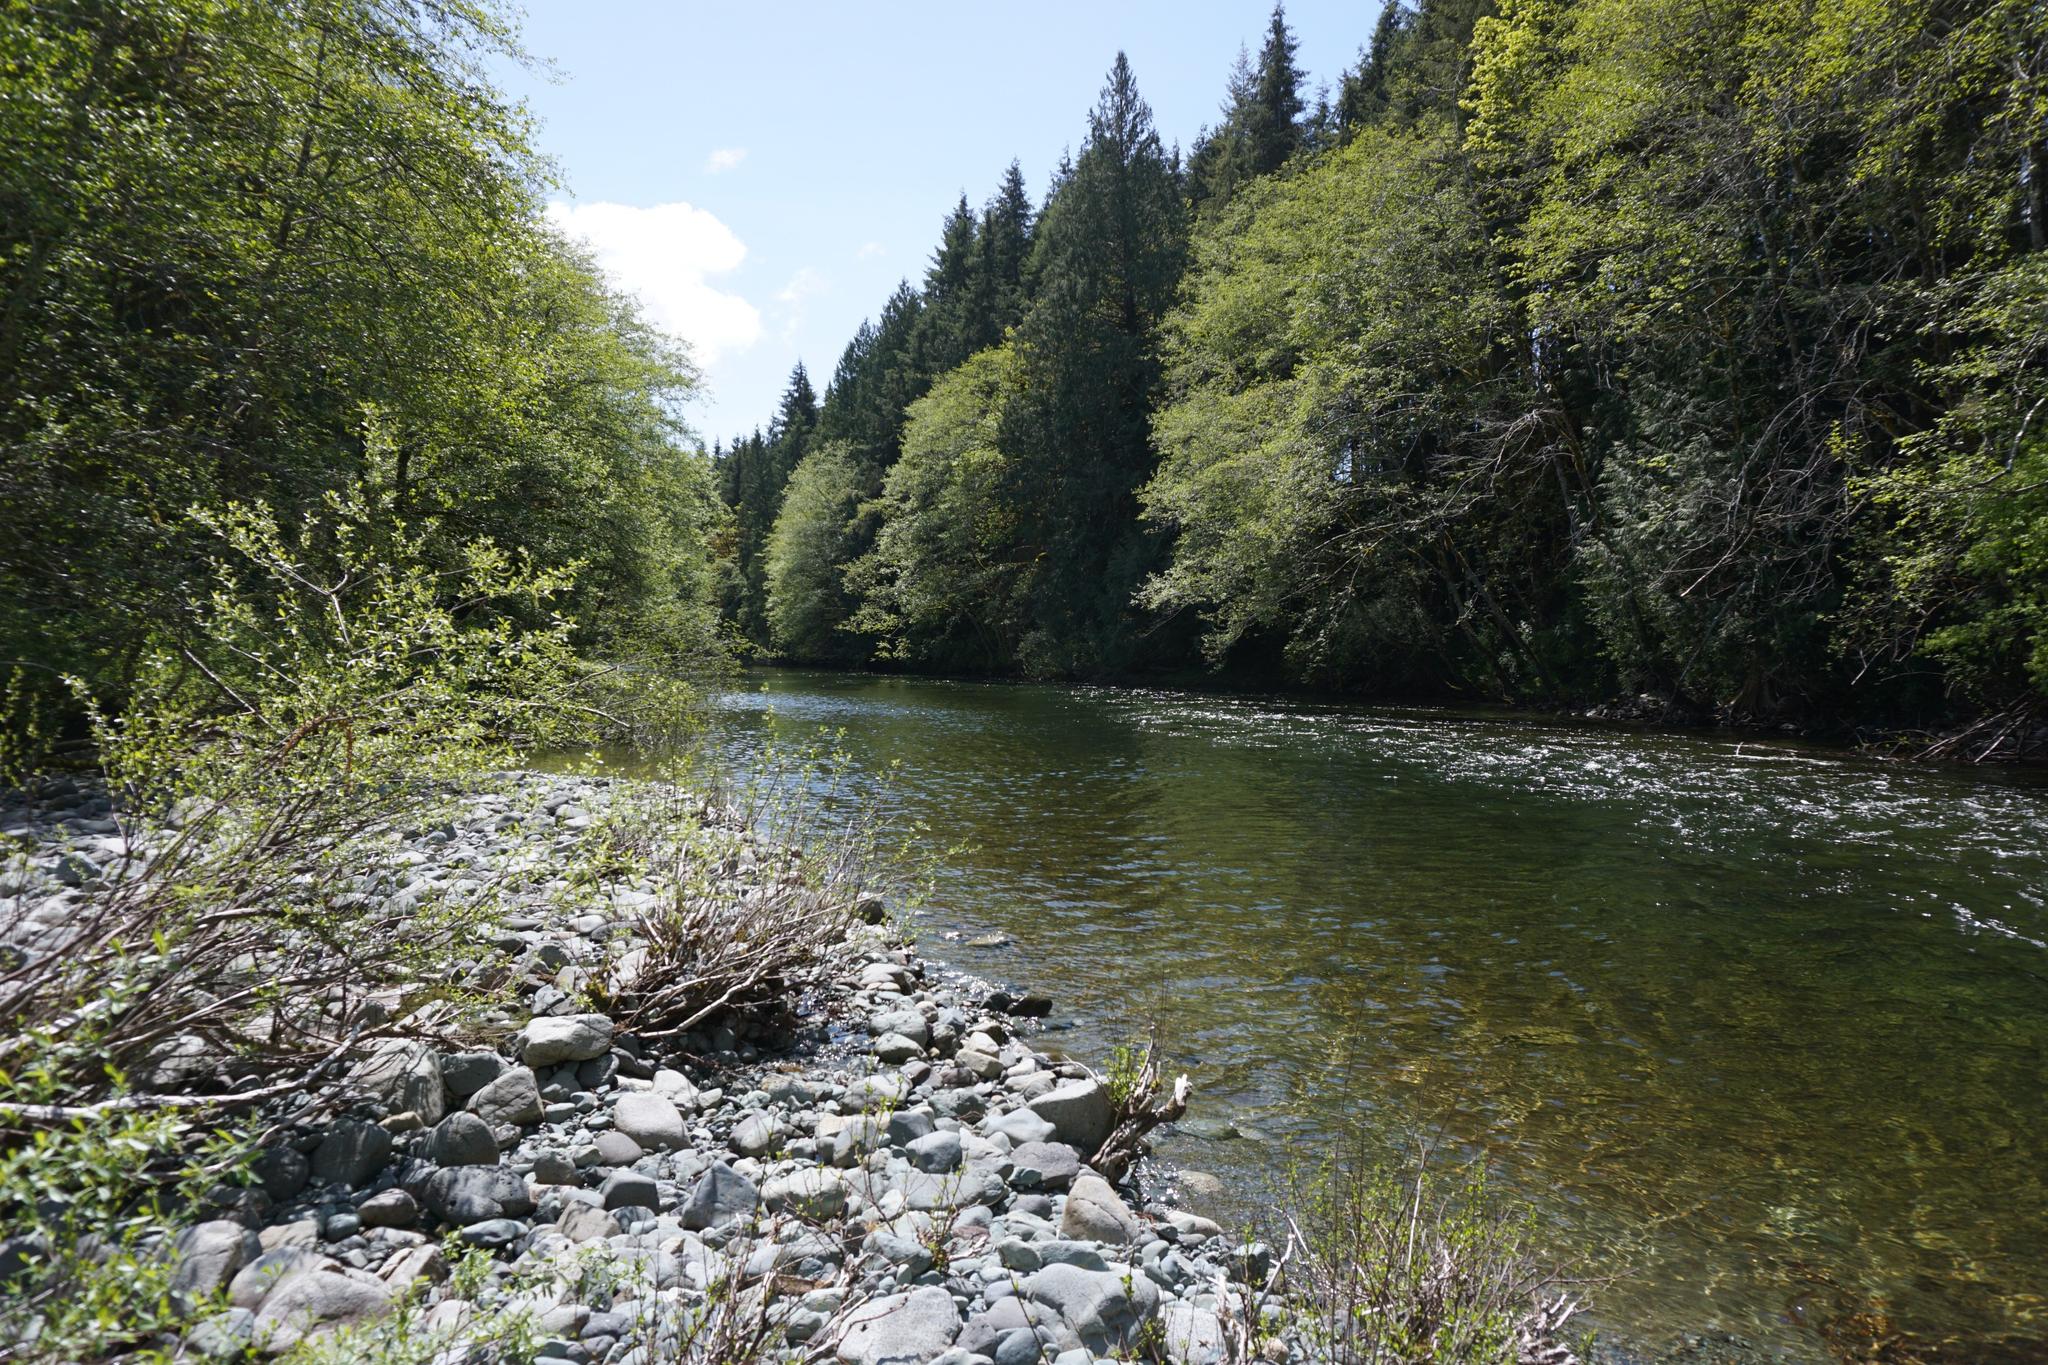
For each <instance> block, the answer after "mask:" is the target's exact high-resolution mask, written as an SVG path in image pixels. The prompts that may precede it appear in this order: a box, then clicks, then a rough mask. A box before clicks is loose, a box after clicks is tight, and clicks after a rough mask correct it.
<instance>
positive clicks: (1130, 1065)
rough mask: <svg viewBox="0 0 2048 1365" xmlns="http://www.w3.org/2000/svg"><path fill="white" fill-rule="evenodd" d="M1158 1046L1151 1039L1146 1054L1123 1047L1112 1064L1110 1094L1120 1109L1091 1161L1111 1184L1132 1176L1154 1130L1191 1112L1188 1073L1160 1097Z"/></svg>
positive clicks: (1111, 1101)
mask: <svg viewBox="0 0 2048 1365" xmlns="http://www.w3.org/2000/svg"><path fill="white" fill-rule="evenodd" d="M1154 1046H1155V1045H1154V1043H1153V1042H1152V1041H1150V1040H1147V1042H1146V1043H1145V1050H1144V1052H1143V1053H1142V1054H1134V1053H1132V1052H1130V1051H1129V1050H1128V1049H1123V1050H1120V1056H1119V1060H1118V1061H1117V1062H1116V1063H1115V1064H1113V1065H1112V1067H1111V1074H1110V1085H1109V1097H1110V1103H1111V1104H1112V1105H1113V1106H1114V1107H1115V1110H1116V1124H1115V1126H1114V1127H1113V1128H1111V1129H1110V1133H1109V1136H1108V1137H1107V1138H1105V1139H1104V1140H1103V1143H1102V1146H1101V1147H1099V1148H1097V1149H1096V1152H1095V1155H1094V1156H1093V1157H1092V1158H1090V1160H1089V1163H1088V1164H1089V1165H1091V1166H1093V1167H1094V1168H1095V1169H1096V1171H1097V1172H1099V1173H1100V1174H1101V1176H1102V1178H1103V1179H1105V1180H1107V1181H1109V1182H1110V1183H1111V1184H1117V1183H1119V1182H1121V1181H1122V1180H1123V1179H1124V1178H1125V1177H1126V1176H1128V1175H1129V1174H1130V1173H1131V1168H1132V1167H1133V1166H1135V1165H1137V1163H1138V1159H1139V1158H1140V1157H1142V1156H1144V1155H1145V1153H1146V1152H1147V1151H1148V1150H1150V1143H1149V1142H1148V1141H1147V1140H1146V1139H1147V1137H1148V1135H1149V1134H1150V1133H1151V1132H1152V1130H1153V1129H1155V1128H1157V1127H1159V1126H1160V1125H1162V1124H1167V1123H1172V1122H1174V1121H1175V1120H1176V1119H1179V1118H1181V1117H1182V1116H1184V1115H1185V1114H1186V1113H1187V1112H1188V1078H1187V1076H1186V1075H1185V1074H1183V1075H1181V1076H1178V1077H1176V1078H1175V1079H1174V1082H1173V1090H1172V1092H1171V1093H1170V1094H1168V1095H1167V1096H1166V1097H1165V1098H1164V1099H1161V1098H1160V1095H1159V1084H1160V1082H1159V1067H1158V1063H1157V1061H1156V1059H1155V1058H1154V1055H1153V1053H1154Z"/></svg>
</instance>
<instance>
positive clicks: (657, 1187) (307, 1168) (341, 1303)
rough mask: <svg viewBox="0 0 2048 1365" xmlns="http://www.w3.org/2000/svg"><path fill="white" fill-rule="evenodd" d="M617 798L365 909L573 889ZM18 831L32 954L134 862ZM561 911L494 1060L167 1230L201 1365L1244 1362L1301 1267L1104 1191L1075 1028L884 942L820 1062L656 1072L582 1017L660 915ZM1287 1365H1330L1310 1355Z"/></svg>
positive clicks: (370, 1113)
mask: <svg viewBox="0 0 2048 1365" xmlns="http://www.w3.org/2000/svg"><path fill="white" fill-rule="evenodd" d="M611 791H612V784H611V783H610V782H609V781H608V780H604V779H591V778H566V777H540V776H535V775H527V776H523V777H521V778H518V779H516V780H515V781H514V782H513V783H512V784H511V785H510V787H509V789H508V790H506V791H504V792H499V793H487V794H482V795H478V796H475V797H472V798H467V799H466V800H465V802H464V805H463V814H462V816H461V818H459V819H456V820H453V821H450V822H448V823H445V824H441V825H438V826H436V827H435V828H432V829H427V830H422V831H419V832H418V833H417V834H415V835H412V836H409V837H408V839H407V843H406V847H405V849H404V851H403V852H402V853H401V855H400V856H399V857H398V858H397V859H395V860H394V866H393V868H392V875H391V877H390V878H389V881H388V884H383V885H379V886H377V887H375V888H366V889H365V892H364V894H365V895H366V896H370V895H381V896H386V897H390V896H399V897H404V896H412V897H414V898H418V897H420V896H422V895H425V894H433V893H434V892H436V891H437V890H446V889H447V888H448V887H450V886H457V887H459V886H461V885H462V884H464V883H465V882H470V883H474V882H475V881H476V879H478V878H480V877H485V876H489V875H502V874H503V873H505V872H506V871H508V870H510V869H512V868H515V867H519V868H525V869H528V870H529V871H531V870H533V869H541V870H542V871H543V872H544V871H545V869H546V867H547V864H548V862H549V860H550V859H551V858H556V857H559V856H560V855H561V854H562V853H563V852H564V851H565V850H568V849H570V848H572V847H573V846H574V844H575V842H576V841H577V839H578V838H579V837H580V836H581V835H582V832H583V831H584V830H587V829H589V828H590V827H591V824H592V819H593V811H598V810H601V808H602V807H603V806H604V804H605V803H606V802H607V801H608V800H609V798H610V794H611ZM0 831H4V832H5V833H7V834H8V835H10V836H12V837H13V838H14V839H16V840H21V841H26V842H27V843H28V844H29V852H28V853H26V854H19V855H16V856H15V857H13V858H12V859H11V860H10V861H9V862H8V864H7V865H6V868H5V870H4V873H0V897H4V899H0V924H6V925H12V926H17V927H19V926H28V927H29V928H31V929H32V928H33V927H34V926H35V925H38V924H45V925H46V924H48V923H50V922H52V921H54V920H57V919H61V917H62V915H63V913H64V910H65V907H66V905H67V904H68V903H71V902H73V901H74V900H75V898H76V897H78V896H81V895H87V894H90V892H91V888H92V887H93V885H94V884H95V881H96V879H97V878H99V877H101V876H103V875H110V874H109V873H108V867H109V863H110V860H112V859H113V858H115V857H116V856H117V854H118V852H119V849H118V847H117V845H119V844H120V842H121V839H122V833H121V830H120V827H119V826H118V824H117V823H116V822H115V821H114V820H113V819H112V817H111V814H110V810H109V808H108V806H107V805H106V802H105V798H104V797H97V796H93V795H91V794H89V793H81V794H78V795H77V798H76V800H75V801H74V802H72V803H71V804H69V805H68V806H67V805H64V804H63V803H62V802H59V803H58V804H57V807H56V808H48V807H46V808H44V809H42V810H39V811H38V812H37V814H36V815H35V816H34V817H33V818H30V817H29V816H28V815H26V814H25V813H24V812H22V811H19V810H17V811H11V812H0ZM749 872H750V869H748V868H745V867H742V869H741V872H740V875H742V876H745V875H748V874H749ZM563 890H564V888H563V887H562V886H561V885H560V884H559V883H557V882H552V881H550V880H548V879H546V878H545V876H535V877H534V878H533V880H532V884H531V888H530V889H529V890H528V891H526V892H525V893H523V894H522V897H521V900H520V902H519V903H518V904H517V905H516V906H515V907H514V911H515V912H514V913H512V914H509V915H507V916H504V917H503V918H502V919H501V921H500V928H499V930H498V933H497V936H496V940H495V944H494V951H495V952H496V953H498V954H500V955H501V956H502V957H507V958H510V959H512V960H513V962H514V963H515V964H516V965H517V967H518V968H519V971H518V974H517V977H516V980H517V982H518V987H517V989H516V991H515V992H514V995H513V997H512V998H507V999H506V1000H505V1001H504V1002H503V1008H502V1009H501V1010H500V1011H499V1012H498V1014H497V1015H496V1016H495V1018H496V1020H497V1026H498V1033H497V1036H496V1037H495V1038H494V1039H485V1040H480V1045H477V1046H473V1047H470V1048H468V1049H466V1050H443V1049H442V1048H440V1047H437V1046H435V1045H432V1044H430V1043H426V1042H421V1041H413V1040H405V1039H392V1040H387V1041H385V1042H383V1043H381V1044H378V1045H377V1046H376V1048H375V1050H374V1051H373V1052H372V1053H371V1055H369V1056H367V1057H364V1058H362V1059H361V1060H359V1061H358V1063H357V1064H356V1065H355V1067H354V1069H353V1071H352V1072H351V1073H350V1074H349V1076H348V1078H347V1080H346V1081H345V1082H344V1083H343V1091H342V1093H341V1095H340V1098H339V1100H338V1103H337V1105H336V1106H334V1107H333V1111H332V1114H331V1116H328V1117H324V1119H323V1121H322V1122H320V1123H318V1124H314V1125H299V1126H296V1127H294V1128H291V1129H289V1130H287V1131H286V1133H285V1134H284V1135H283V1137H282V1138H281V1139H280V1140H278V1141H276V1142H274V1143H273V1145H271V1146H269V1147H267V1148H266V1149H265V1150H264V1151H263V1153H262V1155H261V1157H260V1158H259V1160H258V1161H257V1162H256V1164H255V1167H254V1172H253V1173H254V1175H255V1177H256V1180H257V1183H256V1184H255V1185H253V1186H251V1187H248V1188H246V1189H242V1190H240V1191H237V1192H228V1191H222V1192H220V1198H219V1199H218V1200H217V1201H216V1207H214V1208H211V1209H209V1210H207V1211H206V1212H207V1213H209V1214H211V1215H213V1216H210V1217H203V1218H201V1219H200V1220H199V1221H197V1222H194V1223H192V1224H190V1225H188V1226H186V1227H183V1228H181V1229H177V1230H175V1231H174V1230H171V1229H166V1230H165V1232H166V1238H167V1243H168V1244H169V1245H170V1246H171V1247H172V1248H173V1249H174V1251H175V1254H176V1255H177V1256H178V1258H179V1260H178V1268H177V1272H176V1274H177V1287H178V1289H179V1290H180V1291H181V1292H183V1293H185V1294H188V1295H191V1296H193V1297H194V1299H195V1300H197V1299H200V1298H203V1297H204V1296H206V1295H223V1296H224V1299H225V1302H226V1304H227V1306H226V1307H225V1308H224V1309H223V1310H222V1311H220V1312H218V1313H217V1314H215V1315H214V1316H212V1317H210V1318H209V1319H208V1320H206V1321H205V1322H203V1323H202V1324H201V1325H200V1326H199V1327H198V1328H197V1329H196V1330H194V1331H193V1332H192V1333H190V1334H189V1336H188V1337H187V1338H186V1340H185V1341H184V1342H183V1343H181V1344H180V1348H181V1349H182V1351H183V1352H184V1353H186V1354H187V1355H188V1356H189V1355H200V1356H214V1357H222V1358H225V1357H233V1356H236V1355H238V1354H241V1353H243V1352H246V1351H248V1350H250V1349H251V1348H253V1349H254V1350H256V1351H258V1352H262V1353H267V1354H278V1353H282V1352H284V1351H287V1350H289V1349H291V1348H292V1347H293V1346H295V1345H297V1344H299V1343H301V1342H304V1341H308V1340H313V1339H318V1338H321V1337H323V1336H329V1335H332V1334H335V1333H337V1332H346V1331H355V1332H360V1333H371V1334H374V1333H376V1332H378V1331H379V1330H380V1328H381V1329H383V1330H389V1328H390V1325H391V1324H392V1323H394V1322H395V1321H396V1320H397V1319H399V1318H400V1317H403V1318H404V1319H405V1321H406V1323H407V1330H408V1331H409V1332H413V1333H415V1334H417V1333H427V1334H439V1335H434V1336H431V1338H430V1339H431V1340H432V1341H434V1342H436V1343H438V1346H437V1349H438V1350H439V1352H440V1358H443V1359H446V1360H448V1361H450V1362H453V1361H456V1360H461V1359H465V1358H467V1356H468V1353H469V1352H471V1351H472V1350H474V1349H475V1347H476V1343H477V1342H478V1341H480V1340H482V1339H484V1338H485V1337H486V1336H487V1335H488V1334H489V1333H491V1332H502V1331H504V1330H506V1329H508V1328H509V1327H511V1326H512V1325H514V1324H522V1323H523V1324H524V1330H526V1331H528V1332H530V1333H531V1334H532V1340H533V1341H534V1342H536V1343H537V1345H538V1350H537V1352H536V1354H535V1355H534V1356H533V1357H532V1358H533V1359H535V1360H537V1361H542V1362H549V1365H562V1363H563V1362H569V1363H571V1365H647V1363H648V1362H653V1361H657V1360H669V1359H691V1358H694V1356H693V1355H692V1351H693V1350H695V1349H697V1348H701V1347H703V1346H704V1345H705V1342H706V1340H707V1334H711V1333H715V1332H732V1331H740V1330H747V1331H754V1332H757V1333H758V1334H759V1335H760V1337H761V1342H762V1345H763V1346H764V1347H766V1348H767V1353H768V1354H770V1355H777V1354H779V1355H783V1356H786V1357H787V1358H790V1359H826V1358H836V1359H838V1360H840V1361H844V1362H848V1365H879V1363H880V1362H883V1361H903V1360H917V1361H927V1360H943V1361H946V1362H948V1363H949V1365H988V1363H990V1362H992V1363H993V1365H1024V1362H1026V1361H1040V1360H1044V1361H1057V1362H1059V1365H1083V1363H1084V1362H1089V1361H1094V1360H1097V1359H1103V1358H1106V1357H1109V1356H1111V1355H1128V1354H1129V1353H1130V1352H1132V1351H1136V1350H1143V1351H1146V1352H1149V1353H1151V1354H1152V1355H1154V1356H1156V1357H1160V1358H1168V1359H1173V1360H1184V1361H1189V1362H1196V1363H1197V1365H1212V1363H1213V1362H1216V1361H1218V1360H1220V1359H1222V1358H1223V1356H1224V1353H1225V1346H1226V1336H1227V1334H1228V1333H1229V1331H1230V1329H1231V1327H1232V1325H1233V1321H1234V1319H1233V1316H1232V1309H1233V1306H1234V1305H1237V1304H1238V1303H1239V1302H1240V1299H1241V1294H1242V1287H1243V1286H1244V1285H1246V1284H1247V1283H1251V1284H1263V1282H1264V1281H1265V1280H1266V1279H1267V1278H1268V1277H1269V1276H1270V1275H1271V1273H1272V1269H1273V1264H1272V1263H1273V1256H1272V1253H1271V1251H1270V1249H1269V1248H1266V1247H1264V1246H1260V1245H1256V1244H1254V1245H1251V1246H1245V1245H1241V1244H1239V1243H1237V1242H1236V1241H1234V1240H1233V1239H1231V1238H1229V1237H1228V1236H1226V1235H1225V1234H1224V1233H1223V1231H1222V1229H1221V1228H1219V1227H1218V1226H1217V1225H1216V1224H1215V1223H1213V1222H1211V1221H1209V1220H1208V1219H1206V1218H1203V1217H1201V1216H1199V1215H1198V1214H1195V1213H1191V1212H1188V1211H1185V1210H1183V1209H1181V1208H1179V1207H1177V1203H1176V1200H1175V1191H1174V1190H1173V1189H1171V1188H1170V1187H1168V1186H1164V1185H1162V1187H1161V1189H1160V1191H1159V1195H1158V1197H1156V1198H1147V1197H1145V1196H1144V1195H1141V1194H1140V1193H1139V1192H1138V1190H1137V1189H1136V1188H1134V1187H1132V1186H1129V1185H1127V1186H1126V1187H1124V1188H1122V1189H1118V1188H1114V1187H1112V1186H1111V1185H1110V1184H1109V1183H1108V1182H1107V1181H1105V1180H1103V1179H1102V1178H1101V1177H1100V1176H1099V1175H1097V1174H1096V1173H1095V1172H1094V1171H1092V1170H1091V1169H1090V1168H1089V1166H1088V1164H1087V1161H1088V1158H1089V1156H1090V1154H1092V1153H1093V1152H1094V1151H1095V1150H1096V1148H1097V1146H1098V1145H1099V1144H1101V1142H1102V1141H1103V1139H1104V1138H1105V1137H1106V1136H1107V1135H1108V1132H1109V1129H1110V1126H1111V1123H1112V1120H1113V1106H1112V1103H1111V1099H1110V1096H1109V1093H1108V1090H1107V1088H1106V1086H1105V1084H1104V1082H1103V1081H1102V1079H1100V1078H1099V1077H1097V1076H1096V1075H1095V1074H1093V1073H1092V1072H1091V1071H1090V1070H1089V1069H1088V1068H1086V1067H1084V1066H1082V1065H1080V1064H1078V1063H1076V1062H1074V1061H1070V1060H1065V1059H1063V1058H1061V1057H1059V1056H1057V1055H1055V1054H1054V1053H1052V1052H1049V1051H1046V1050H1042V1049H1040V1048H1038V1047H1036V1046H1034V1042H1033V1030H1034V1028H1035V1027H1036V1025H1035V1023H1034V1021H1033V1018H1032V1016H1034V1015H1037V1014H1042V1013H1043V1008H1044V1002H1042V1001H1038V1000H1032V999H1028V998H1027V999H1022V1000H1020V999H1018V998H1016V997H1014V996H1012V995H1010V994H1009V993H1007V992H1004V991H1001V990H999V989H996V988H994V987H992V986H990V985H989V984H988V983H985V982H981V981H978V980H975V979H973V978H969V977H964V976H958V975H948V974H945V973H942V972H940V971H938V970H937V969H935V968H933V967H932V966H931V965H930V964H928V963H926V962H924V961H923V960H921V959H919V958H918V957H916V956H915V955H914V954H913V953H912V952H911V951H910V950H909V949H908V948H906V947H905V946H903V944H902V943H901V942H900V940H899V938H898V937H897V936H896V935H894V934H892V933H891V932H890V931H889V930H887V929H885V928H879V927H860V928H857V929H856V930H855V931H853V932H852V933H850V934H849V935H848V937H847V938H846V940H845V941H844V942H843V943H842V944H841V945H840V947H839V949H838V956H837V959H836V960H835V961H834V963H833V964H832V970H831V971H830V973H829V981H828V982H827V984H825V985H824V986H823V987H822V988H819V989H815V990H812V991H810V992H809V993H808V994H807V996H806V998H804V999H802V1000H801V1001H795V1002H791V1004H792V1006H793V1007H794V1008H793V1010H792V1015H793V1017H794V1019H795V1021H796V1026H795V1027H794V1028H788V1027H777V1026H772V1025H767V1024H760V1023H756V1024H751V1025H746V1026H742V1027H740V1028H735V1027H734V1026H733V1024H732V1023H730V1022H727V1023H721V1024H719V1025H717V1026H716V1027H712V1028H710V1029H709V1031H708V1032H699V1033H696V1034H691V1035H686V1036H683V1037H681V1038H678V1039H675V1040H672V1041H671V1042H669V1043H667V1044H665V1045H660V1046H657V1045H655V1044H652V1043H647V1042H643V1041H642V1040H640V1039H638V1038H635V1037H634V1036H632V1035H631V1034H629V1033H626V1032H624V1031H621V1030H619V1029H617V1028H615V1026H614V1023H613V1021H612V1020H611V1019H609V1018H607V1017H605V1016H603V1015H601V1014H592V1013H589V1012H587V1011H586V1010H584V1009H583V1008H581V1007H580V1006H579V1004H578V997H579V995H580V994H581V990H580V988H581V987H583V986H585V985H588V984H589V983H590V982H592V981H593V980H596V979H599V978H598V974H600V973H603V972H605V971H608V970H613V969H615V968H616V967H617V966H618V964H619V962H620V961H621V959H622V958H624V957H626V956H627V955H628V954H630V953H632V952H633V950H634V947H635V940H634V937H633V924H634V919H633V915H634V912H635V911H636V910H637V909H638V908H640V906H642V905H643V904H645V903H646V900H647V898H649V897H651V896H652V895H653V894H654V891H655V888H654V887H653V886H651V885H649V884H647V883H644V882H643V883H640V884H636V885H633V886H627V887H624V888H621V889H619V890H617V891H615V892H614V894H613V899H612V903H611V905H610V907H609V908H608V909H601V910H593V909H592V907H590V906H589V905H587V904H584V905H577V904H575V903H574V898H572V897H567V896H564V895H562V894H561V893H562V892H563ZM564 902H566V903H567V904H566V908H564V905H563V903H564ZM193 1060H195V1059H190V1058H186V1059H184V1061H185V1062H186V1063H187V1064H189V1063H190V1062H192V1061H193ZM471 1248H473V1249H477V1250H476V1252H475V1253H472V1255H475V1256H478V1261H477V1263H476V1264H473V1265H469V1266H464V1267H458V1266H457V1265H455V1264H451V1262H459V1261H461V1260H463V1259H464V1256H463V1252H464V1250H465V1249H471ZM481 1256H488V1258H489V1262H488V1265H487V1266H485V1265H483V1264H482V1262H481V1259H480V1257H481ZM750 1314H751V1315H752V1317H751V1318H750V1317H748V1316H747V1315H750ZM748 1323H752V1326H748V1325H747V1324H748ZM345 1339H346V1338H343V1340H345ZM337 1344H338V1343H337ZM1267 1349H1268V1353H1269V1355H1271V1356H1272V1358H1275V1359H1285V1358H1287V1356H1288V1355H1289V1354H1290V1353H1291V1354H1294V1355H1297V1356H1299V1355H1301V1354H1302V1347H1301V1344H1300V1343H1299V1342H1290V1341H1289V1339H1288V1338H1287V1337H1286V1336H1285V1335H1282V1336H1280V1337H1278V1338H1277V1339H1275V1340H1274V1341H1273V1342H1272V1343H1270V1344H1269V1346H1268V1348H1267Z"/></svg>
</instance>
